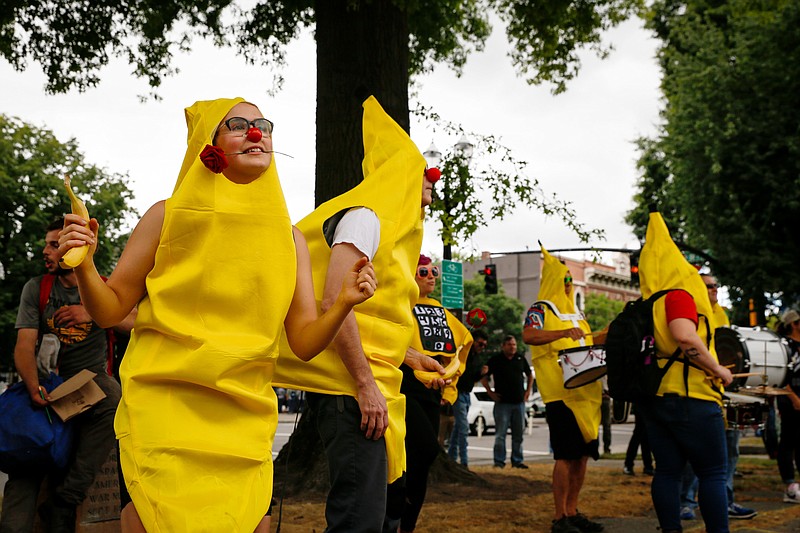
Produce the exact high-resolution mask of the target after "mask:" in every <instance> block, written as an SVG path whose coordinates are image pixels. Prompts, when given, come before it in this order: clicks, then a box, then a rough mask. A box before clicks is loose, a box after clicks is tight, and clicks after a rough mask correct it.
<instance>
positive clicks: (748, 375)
mask: <svg viewBox="0 0 800 533" xmlns="http://www.w3.org/2000/svg"><path fill="white" fill-rule="evenodd" d="M763 375H764V374H761V373H759V372H745V373H742V374H731V377H732V378H746V377H750V376H763ZM706 379H717V378H716V377H714V376H706Z"/></svg>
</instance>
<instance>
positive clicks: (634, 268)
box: [629, 250, 641, 285]
mask: <svg viewBox="0 0 800 533" xmlns="http://www.w3.org/2000/svg"><path fill="white" fill-rule="evenodd" d="M640 253H641V250H637V251H635V252H631V253H630V255H629V257H630V263H631V283H633V284H635V285H639V254H640Z"/></svg>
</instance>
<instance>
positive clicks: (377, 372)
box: [274, 97, 425, 483]
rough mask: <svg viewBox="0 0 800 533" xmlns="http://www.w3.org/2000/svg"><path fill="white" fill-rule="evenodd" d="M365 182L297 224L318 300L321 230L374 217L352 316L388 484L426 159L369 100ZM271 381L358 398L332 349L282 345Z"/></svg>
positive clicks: (394, 458) (397, 461)
mask: <svg viewBox="0 0 800 533" xmlns="http://www.w3.org/2000/svg"><path fill="white" fill-rule="evenodd" d="M363 134H364V161H363V165H362V167H363V171H364V180H363V181H362V182H361V183H360V184H358V185H357V186H356V187H354V188H353V189H351V190H350V191H348V192H346V193H344V194H342V195H340V196H338V197H336V198H334V199H332V200H330V201H328V202H326V203H324V204H322V205H321V206H319V207H318V208H317V209H316V210H314V212H313V213H311V214H310V215H308V216H307V217H306V218H304V219H303V220H301V221H300V222H299V223H298V224H297V227H298V228H299V229H300V230H301V231H302V232H303V234H304V235H305V237H306V240H307V242H308V249H309V252H310V254H311V264H312V269H313V277H314V291H315V294H316V297H317V302H318V303H319V302H321V301H322V294H323V290H324V288H325V276H326V274H327V271H328V263H329V261H330V254H331V249H330V245H329V244H328V241H327V240H326V238H325V233H324V226H325V223H326V222H328V221H329V219H331V217H333V216H335V215H337V214H338V213H341V212H342V211H347V210H348V209H350V208H352V207H359V206H364V207H368V208H369V209H371V210H372V211H374V212H375V214H376V215H377V216H378V219H379V220H380V225H381V227H380V244H379V245H378V249H377V251H376V252H375V257H374V258H373V260H372V262H373V265H374V267H375V273H376V276H377V278H378V290H377V291H376V292H375V295H374V296H373V297H372V298H370V299H369V300H367V301H366V302H364V303H362V304H360V305H358V306H357V307H356V308H355V309H354V311H355V317H356V321H357V322H358V329H359V334H360V336H361V344H362V346H363V349H364V354H365V355H366V357H367V359H368V361H369V364H370V368H371V369H372V374H373V375H374V376H375V381H376V382H377V385H378V388H379V389H380V390H381V392H382V393H383V395H384V396H385V397H386V403H387V404H388V408H389V428H388V430H387V431H386V434H385V440H386V452H387V456H388V460H389V463H388V465H389V468H388V470H389V471H388V482H389V483H391V482H393V481H395V480H396V479H398V478H399V477H400V476H401V475H402V473H403V471H405V462H406V461H405V445H404V440H405V396H403V395H402V394H400V383H401V381H402V378H403V373H402V372H401V371H400V369H399V366H400V364H401V363H402V362H403V359H404V357H405V352H406V348H407V347H408V346H409V344H410V342H411V335H412V333H413V331H414V324H413V321H414V318H413V316H412V313H411V308H412V307H413V305H414V302H416V301H417V296H418V295H419V287H417V284H416V282H415V281H414V273H415V271H416V266H417V260H418V259H419V250H420V246H421V245H422V217H423V211H422V209H421V205H422V179H423V171H424V169H425V159H424V158H423V157H422V154H420V152H419V149H418V148H417V147H416V145H414V143H413V142H412V141H411V139H410V138H409V137H408V134H407V133H406V132H405V131H403V129H402V128H401V127H400V126H398V125H397V123H396V122H395V121H394V120H392V119H391V117H389V115H387V114H386V112H385V111H384V110H383V109H382V108H381V106H380V104H378V101H377V100H376V99H375V98H374V97H370V98H368V99H367V100H366V101H365V102H364V118H363ZM274 381H275V383H276V385H277V386H283V387H288V388H293V389H302V390H307V391H311V392H320V393H325V394H346V395H350V396H353V397H356V398H357V396H358V389H357V387H356V384H355V381H354V380H353V378H352V377H351V376H350V374H349V372H348V371H347V369H346V368H345V366H344V364H343V363H342V360H341V359H340V358H339V355H338V354H337V353H336V350H335V349H334V348H333V346H332V345H331V346H330V347H328V348H327V349H326V350H324V351H323V352H322V353H320V354H319V355H317V356H316V357H315V358H314V359H312V360H311V361H309V362H303V361H301V360H300V359H299V358H297V357H296V356H295V355H294V354H292V353H291V350H290V348H289V346H288V344H287V343H283V344H282V347H281V354H280V359H279V364H278V368H277V369H276V373H275V378H274Z"/></svg>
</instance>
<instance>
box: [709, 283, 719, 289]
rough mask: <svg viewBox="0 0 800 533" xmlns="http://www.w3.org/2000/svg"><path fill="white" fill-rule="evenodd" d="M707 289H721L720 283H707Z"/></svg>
mask: <svg viewBox="0 0 800 533" xmlns="http://www.w3.org/2000/svg"><path fill="white" fill-rule="evenodd" d="M706 288H707V289H719V285H718V284H717V283H706Z"/></svg>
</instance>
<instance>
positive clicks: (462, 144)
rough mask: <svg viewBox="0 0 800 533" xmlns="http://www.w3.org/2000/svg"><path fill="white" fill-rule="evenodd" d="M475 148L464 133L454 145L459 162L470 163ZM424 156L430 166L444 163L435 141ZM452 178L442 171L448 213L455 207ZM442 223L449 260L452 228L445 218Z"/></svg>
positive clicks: (443, 255)
mask: <svg viewBox="0 0 800 533" xmlns="http://www.w3.org/2000/svg"><path fill="white" fill-rule="evenodd" d="M474 150H475V145H474V144H472V143H471V142H469V139H467V136H466V135H464V134H462V135H461V138H460V139H459V140H458V142H457V143H456V144H455V145H453V152H454V154H455V158H457V159H458V160H459V164H461V163H463V164H464V165H466V166H468V165H469V162H470V160H471V159H472V153H473V151H474ZM422 156H423V157H424V158H425V161H427V163H428V166H429V167H438V166H439V165H441V163H442V152H440V151H439V149H438V148H436V145H435V144H434V143H433V142H431V145H430V146H429V147H428V149H427V150H425V151H424V152H423V153H422ZM451 179H452V176H450V175H449V172H443V173H442V192H441V198H442V205H443V207H444V209H443V210H444V212H445V213H448V214H449V213H450V210H451V209H452V207H453V206H451V205H450V187H451V183H450V180H451ZM442 225H443V226H444V227H443V228H442V244H443V247H444V249H443V253H442V257H443V258H444V259H447V260H448V261H449V260H450V259H452V258H453V254H452V250H451V248H450V243H449V242H448V240H449V238H450V235H451V229H450V227H449V225H448V223H447V222H446V221H445V220H442Z"/></svg>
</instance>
